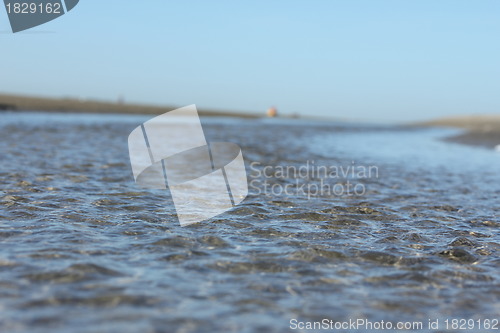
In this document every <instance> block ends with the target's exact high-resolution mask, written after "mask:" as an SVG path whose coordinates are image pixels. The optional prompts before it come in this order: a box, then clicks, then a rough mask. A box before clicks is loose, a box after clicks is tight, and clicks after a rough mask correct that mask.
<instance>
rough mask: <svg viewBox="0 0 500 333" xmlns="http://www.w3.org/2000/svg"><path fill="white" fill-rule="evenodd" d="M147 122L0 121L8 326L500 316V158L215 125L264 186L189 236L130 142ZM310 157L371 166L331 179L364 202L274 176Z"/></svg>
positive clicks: (344, 129) (1, 320) (332, 132)
mask: <svg viewBox="0 0 500 333" xmlns="http://www.w3.org/2000/svg"><path fill="white" fill-rule="evenodd" d="M148 118H149V117H144V116H118V115H111V116H98V115H55V114H51V115H50V114H43V113H4V114H0V138H1V140H0V152H1V159H0V221H1V224H0V331H1V332H36V331H46V332H112V331H113V332H115V331H119V332H255V331H259V332H273V331H275V332H288V331H290V329H289V326H290V320H291V319H293V318H296V319H298V320H301V321H314V320H322V319H323V318H329V319H332V320H335V321H343V320H348V319H357V318H366V319H368V320H385V321H402V320H408V321H417V320H421V321H423V322H425V323H427V321H428V319H429V318H441V319H443V320H444V319H445V318H476V319H480V318H483V319H486V318H489V319H493V318H498V317H499V315H500V282H499V279H500V274H499V273H500V257H499V253H500V235H499V231H500V218H499V215H500V213H499V208H500V182H499V181H500V177H499V176H498V165H499V163H500V154H498V153H495V152H492V151H490V150H487V149H481V148H471V147H467V146H462V145H458V144H453V143H447V142H443V141H441V140H439V138H441V137H444V136H446V135H449V134H450V133H451V132H450V131H449V130H436V129H433V130H430V129H405V128H397V127H373V126H372V127H370V126H361V125H359V126H357V125H349V126H347V125H339V124H334V123H332V124H329V123H314V122H305V121H299V120H296V121H292V120H274V119H272V120H240V119H238V120H235V119H222V118H220V119H217V118H213V119H205V120H204V126H205V131H206V134H207V138H208V139H209V140H212V141H230V142H234V143H237V144H238V145H240V147H241V148H242V151H243V154H244V157H245V160H246V163H247V170H248V171H249V181H254V183H253V184H254V186H251V194H250V195H249V197H248V198H247V199H246V200H245V201H244V202H243V203H242V204H241V205H240V206H238V207H236V208H234V209H233V210H232V211H230V212H228V213H225V214H223V215H221V216H219V217H217V218H214V219H213V220H211V221H210V222H206V223H200V224H196V225H192V226H188V227H184V228H182V227H180V226H179V223H178V221H177V218H176V215H175V210H174V209H173V205H172V202H171V200H170V199H169V196H168V194H167V193H166V192H164V191H153V190H143V189H140V188H138V187H137V186H136V185H135V183H134V181H133V177H132V174H131V170H130V166H129V159H128V149H127V137H128V134H129V133H130V131H131V130H132V129H134V128H135V127H136V126H138V125H139V124H141V123H142V122H143V121H145V120H147V119H148ZM308 161H309V163H315V165H318V166H319V165H321V166H336V167H339V166H345V167H347V166H350V165H351V166H353V165H357V166H369V165H370V166H376V167H377V170H378V174H377V177H371V178H363V177H351V176H349V177H340V178H338V177H337V178H333V177H330V178H328V179H326V180H327V181H328V182H329V184H340V185H342V184H345V183H346V182H347V181H349V180H350V181H353V182H354V183H355V184H360V186H361V185H362V187H363V188H364V189H365V192H364V193H363V194H362V195H346V194H341V195H338V194H335V193H320V194H317V193H311V192H310V191H309V192H307V193H306V192H304V191H298V189H299V188H300V186H301V185H304V184H305V185H308V186H311V185H314V184H316V185H318V184H321V181H322V180H325V179H321V178H322V177H317V176H314V175H311V174H308V175H307V177H302V176H299V177H295V178H294V177H290V175H288V176H289V177H285V176H283V175H280V174H276V172H277V170H278V167H280V166H284V167H287V166H288V167H295V168H297V169H298V168H300V167H301V166H304V165H305V164H306V163H308ZM266 167H268V168H267V169H265V168H266ZM265 170H267V171H268V172H267V173H265V172H264V171H265ZM270 172H271V173H272V174H270ZM265 182H268V183H269V184H272V185H275V186H276V188H283V187H284V186H286V185H289V187H288V189H290V190H291V192H292V193H288V194H289V195H286V194H282V195H278V194H272V193H269V192H265V191H263V190H262V187H261V186H262V184H264V183H265ZM309 189H311V187H309ZM295 190H297V191H295ZM442 331H444V330H442Z"/></svg>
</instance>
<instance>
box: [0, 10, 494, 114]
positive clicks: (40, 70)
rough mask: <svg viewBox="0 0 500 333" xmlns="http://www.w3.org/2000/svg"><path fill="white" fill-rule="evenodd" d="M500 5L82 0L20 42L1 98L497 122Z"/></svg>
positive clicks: (1, 34) (14, 45)
mask: <svg viewBox="0 0 500 333" xmlns="http://www.w3.org/2000/svg"><path fill="white" fill-rule="evenodd" d="M499 18H500V1H496V0H478V1H460V0H448V1H447V0H440V1H435V0H414V1H386V0H380V1H375V0H371V1H370V0H367V1H361V0H349V1H348V0H343V1H335V0H325V1H314V0H311V1H305V0H304V1H245V2H244V1H208V0H204V1H175V2H174V1H164V0H162V1H160V0H149V1H132V0H129V1H123V0H106V1H97V0H80V4H79V5H78V6H77V7H76V8H75V9H74V10H73V11H71V12H70V13H68V14H67V15H64V16H63V17H61V18H59V19H57V20H54V21H52V22H50V23H47V24H45V25H43V26H39V27H36V28H34V29H32V30H29V31H26V32H22V33H18V34H12V33H11V32H10V26H9V24H8V20H7V15H6V12H5V10H4V9H3V8H0V43H1V50H2V52H1V56H0V60H1V61H0V92H10V93H23V94H34V95H41V96H54V97H66V96H71V97H81V98H95V99H102V100H116V99H117V98H118V96H120V95H123V96H124V97H125V100H126V101H129V102H141V103H151V104H170V105H178V106H182V105H188V104H197V105H198V106H199V107H208V108H220V109H228V110H239V111H265V110H266V109H267V108H268V107H269V106H273V105H274V106H276V107H278V109H279V110H280V111H282V112H283V113H295V112H296V113H300V114H302V115H309V116H328V117H338V118H343V119H364V120H378V121H391V122H393V121H412V120H422V119H429V118H435V117H441V116H446V115H452V114H474V113H500V93H499V92H500V89H499V88H500V84H499V83H500V43H499V38H500V37H499V36H500V19H499Z"/></svg>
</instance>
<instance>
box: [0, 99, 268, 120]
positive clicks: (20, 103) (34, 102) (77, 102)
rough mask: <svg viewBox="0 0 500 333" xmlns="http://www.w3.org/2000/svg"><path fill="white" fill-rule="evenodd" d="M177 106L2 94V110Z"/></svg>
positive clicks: (131, 110)
mask: <svg viewBox="0 0 500 333" xmlns="http://www.w3.org/2000/svg"><path fill="white" fill-rule="evenodd" d="M176 108H177V107H176V106H153V105H140V104H125V103H120V102H117V103H111V102H101V101H94V100H82V99H75V98H60V99H58V98H44V97H30V96H19V95H9V94H0V111H45V112H62V113H65V112H67V113H123V114H162V113H165V112H168V111H171V110H174V109H176ZM198 112H199V114H200V116H205V117H238V118H259V115H257V114H253V113H241V112H229V111H218V110H207V109H200V110H198Z"/></svg>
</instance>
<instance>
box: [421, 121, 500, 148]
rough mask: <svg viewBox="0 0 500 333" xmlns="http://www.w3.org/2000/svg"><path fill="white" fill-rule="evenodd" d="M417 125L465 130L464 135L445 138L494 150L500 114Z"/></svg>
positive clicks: (499, 131)
mask: <svg viewBox="0 0 500 333" xmlns="http://www.w3.org/2000/svg"><path fill="white" fill-rule="evenodd" d="M419 125H423V126H433V127H455V128H462V129H464V130H466V132H464V133H461V134H458V135H454V136H451V137H447V138H445V140H446V141H450V142H457V143H461V144H466V145H471V146H482V147H486V148H495V147H496V146H497V145H500V114H499V115H476V116H457V117H449V118H441V119H436V120H432V121H428V122H424V123H421V124H419Z"/></svg>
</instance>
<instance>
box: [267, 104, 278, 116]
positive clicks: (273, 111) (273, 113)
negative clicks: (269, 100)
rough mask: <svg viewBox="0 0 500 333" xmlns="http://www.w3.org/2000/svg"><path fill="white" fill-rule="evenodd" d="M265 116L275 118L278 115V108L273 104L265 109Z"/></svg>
mask: <svg viewBox="0 0 500 333" xmlns="http://www.w3.org/2000/svg"><path fill="white" fill-rule="evenodd" d="M267 116H268V117H270V118H275V117H277V116H278V110H277V109H276V108H275V107H274V106H273V107H270V108H269V109H267Z"/></svg>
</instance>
